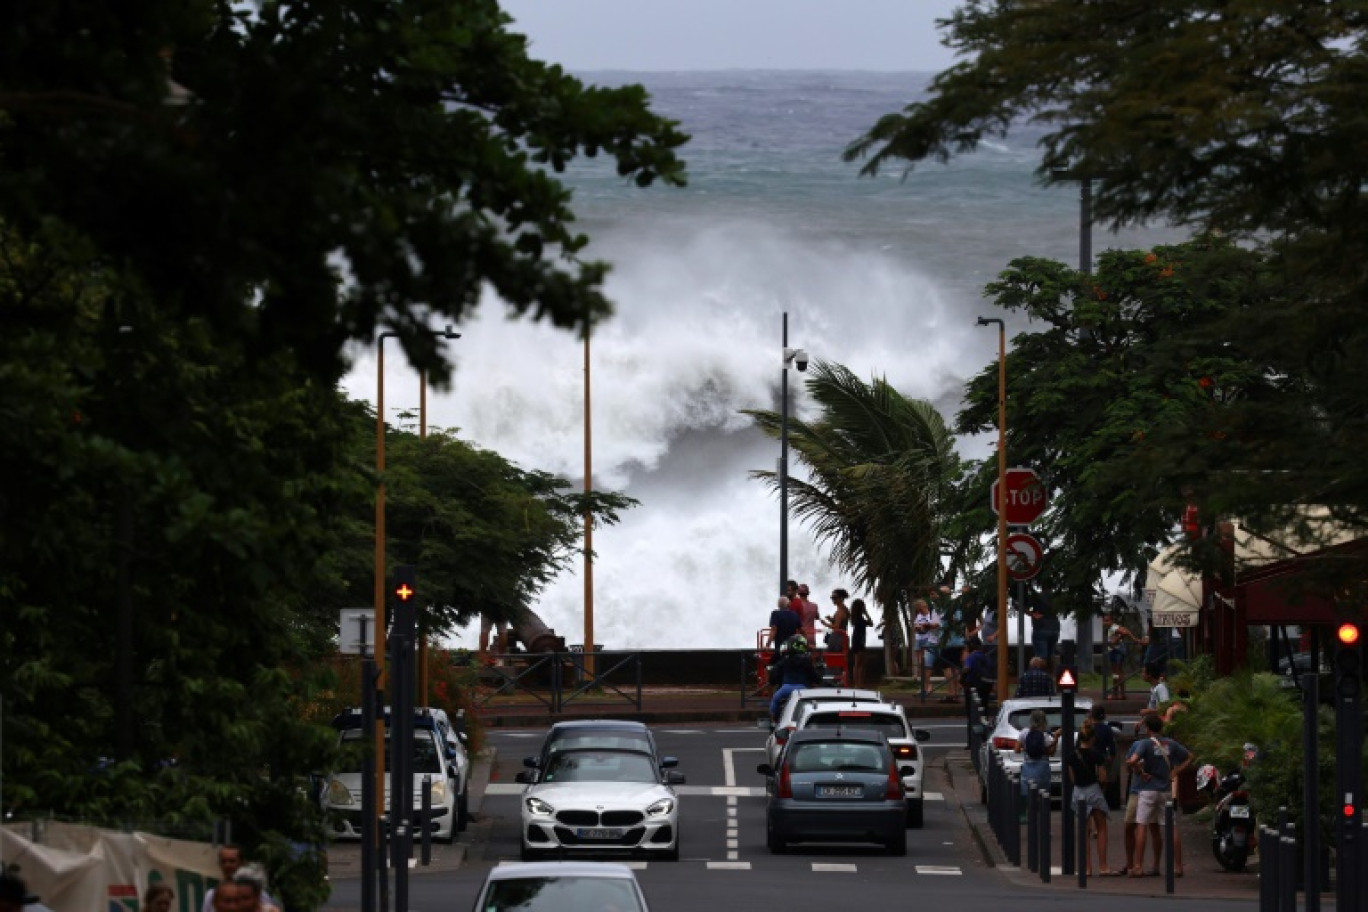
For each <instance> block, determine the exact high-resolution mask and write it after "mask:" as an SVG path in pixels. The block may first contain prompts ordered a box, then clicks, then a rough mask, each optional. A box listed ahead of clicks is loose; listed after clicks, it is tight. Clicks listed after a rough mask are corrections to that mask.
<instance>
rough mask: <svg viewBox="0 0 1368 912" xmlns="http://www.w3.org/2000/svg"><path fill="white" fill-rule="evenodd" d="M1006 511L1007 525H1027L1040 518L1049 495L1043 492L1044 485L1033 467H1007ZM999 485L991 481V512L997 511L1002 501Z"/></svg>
mask: <svg viewBox="0 0 1368 912" xmlns="http://www.w3.org/2000/svg"><path fill="white" fill-rule="evenodd" d="M1004 480H1005V481H1006V487H1007V491H1006V497H1005V502H1006V512H1007V525H1009V526H1029V525H1030V524H1031V523H1033V522H1035V521H1036V520H1037V519H1039V518H1040V514H1042V513H1044V512H1045V508H1046V507H1047V506H1048V505H1049V503H1050V498H1049V495H1048V494H1046V492H1045V485H1043V484H1041V481H1040V476H1039V475H1037V474H1036V473H1035V470H1034V469H1023V468H1015V469H1008V470H1007V473H1006V477H1005V479H1004ZM999 487H1001V486H1000V485H999V484H998V483H997V482H996V481H995V482H993V493H992V495H991V498H990V501H989V502H990V503H991V504H992V507H993V512H994V513H997V512H998V510H999V509H1000V507H999V504H1001V503H1002V502H1003V501H1004V498H1003V497H1002V496H1000V492H999V491H998V488H999Z"/></svg>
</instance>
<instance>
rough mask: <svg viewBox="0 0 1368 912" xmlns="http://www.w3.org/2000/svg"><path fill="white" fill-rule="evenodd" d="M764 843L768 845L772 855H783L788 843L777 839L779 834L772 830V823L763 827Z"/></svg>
mask: <svg viewBox="0 0 1368 912" xmlns="http://www.w3.org/2000/svg"><path fill="white" fill-rule="evenodd" d="M765 842H766V843H767V844H768V845H769V850H770V854H772V855H783V854H784V853H785V852H786V851H788V843H786V842H784V840H782V839H780V838H779V833H778V832H777V831H776V830H775V829H774V824H773V823H769V824H768V825H767V826H766V827H765Z"/></svg>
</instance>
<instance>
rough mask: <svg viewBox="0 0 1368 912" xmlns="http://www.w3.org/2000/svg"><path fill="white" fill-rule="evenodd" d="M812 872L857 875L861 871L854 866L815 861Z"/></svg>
mask: <svg viewBox="0 0 1368 912" xmlns="http://www.w3.org/2000/svg"><path fill="white" fill-rule="evenodd" d="M812 870H813V871H827V872H832V873H837V874H856V873H858V872H859V870H860V869H859V867H858V866H856V865H853V864H823V863H821V862H820V861H814V862H813V863H812Z"/></svg>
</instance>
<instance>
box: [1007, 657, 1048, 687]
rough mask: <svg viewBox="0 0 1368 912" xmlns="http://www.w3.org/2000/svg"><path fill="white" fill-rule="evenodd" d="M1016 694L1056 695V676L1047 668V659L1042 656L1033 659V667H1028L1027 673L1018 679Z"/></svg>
mask: <svg viewBox="0 0 1368 912" xmlns="http://www.w3.org/2000/svg"><path fill="white" fill-rule="evenodd" d="M1016 695H1017V696H1018V697H1053V696H1054V695H1055V682H1054V678H1052V677H1050V673H1049V672H1048V671H1046V670H1045V660H1044V659H1042V658H1041V657H1040V656H1036V657H1035V658H1033V659H1031V667H1030V668H1028V669H1026V673H1025V674H1024V675H1022V676H1021V677H1020V678H1019V679H1018V680H1017V686H1016Z"/></svg>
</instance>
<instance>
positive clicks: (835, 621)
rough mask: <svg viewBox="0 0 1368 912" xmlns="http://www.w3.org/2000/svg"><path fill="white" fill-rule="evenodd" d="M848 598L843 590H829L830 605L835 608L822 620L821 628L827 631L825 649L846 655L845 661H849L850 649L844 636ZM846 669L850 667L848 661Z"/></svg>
mask: <svg viewBox="0 0 1368 912" xmlns="http://www.w3.org/2000/svg"><path fill="white" fill-rule="evenodd" d="M848 598H850V593H849V592H846V591H845V590H844V589H833V590H831V603H832V604H833V605H835V606H836V610H835V611H833V612H832V613H831V616H830V617H824V618H822V626H823V627H825V628H826V629H827V635H826V644H827V649H834V650H836V651H837V652H842V653H846V658H847V660H848V659H849V648H850V638H849V636H848V635H847V634H846V628H847V627H848V626H849V625H850V609H849V608H848V607H846V599H848ZM846 667H847V668H849V667H850V665H849V662H848V661H847V664H846Z"/></svg>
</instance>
